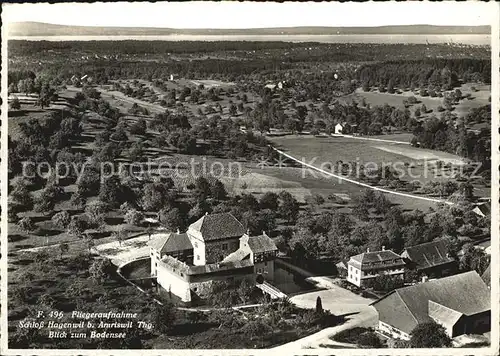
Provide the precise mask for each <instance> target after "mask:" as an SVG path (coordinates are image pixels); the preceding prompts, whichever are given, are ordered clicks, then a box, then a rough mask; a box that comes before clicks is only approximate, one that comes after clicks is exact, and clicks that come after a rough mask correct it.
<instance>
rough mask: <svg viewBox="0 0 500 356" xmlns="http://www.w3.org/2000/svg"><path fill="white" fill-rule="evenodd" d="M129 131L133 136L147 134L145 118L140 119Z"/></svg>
mask: <svg viewBox="0 0 500 356" xmlns="http://www.w3.org/2000/svg"><path fill="white" fill-rule="evenodd" d="M134 105H135V104H134ZM129 131H130V133H131V134H133V135H144V134H146V120H144V119H143V118H139V119H138V120H137V121H136V122H134V123H133V124H132V125H130V128H129Z"/></svg>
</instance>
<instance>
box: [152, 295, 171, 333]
mask: <svg viewBox="0 0 500 356" xmlns="http://www.w3.org/2000/svg"><path fill="white" fill-rule="evenodd" d="M152 316H153V323H154V325H155V328H156V330H158V332H160V333H168V332H169V331H170V330H171V329H172V327H173V325H174V323H175V320H176V319H177V313H176V310H175V307H174V305H173V304H172V303H170V302H168V303H164V304H163V305H158V304H155V305H154V307H153V313H152Z"/></svg>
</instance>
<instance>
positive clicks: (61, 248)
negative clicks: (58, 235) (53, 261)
mask: <svg viewBox="0 0 500 356" xmlns="http://www.w3.org/2000/svg"><path fill="white" fill-rule="evenodd" d="M59 251H61V258H62V256H63V255H64V254H65V253H67V252H68V251H69V245H68V244H67V243H66V242H61V243H60V244H59Z"/></svg>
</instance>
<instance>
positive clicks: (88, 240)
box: [85, 234, 95, 253]
mask: <svg viewBox="0 0 500 356" xmlns="http://www.w3.org/2000/svg"><path fill="white" fill-rule="evenodd" d="M85 245H86V246H87V248H88V249H89V253H90V251H92V248H93V247H94V246H95V241H94V239H93V238H92V237H91V236H90V235H88V234H87V235H86V236H85Z"/></svg>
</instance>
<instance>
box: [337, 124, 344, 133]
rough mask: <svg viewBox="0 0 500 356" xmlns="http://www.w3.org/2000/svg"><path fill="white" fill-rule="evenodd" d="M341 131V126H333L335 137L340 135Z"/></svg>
mask: <svg viewBox="0 0 500 356" xmlns="http://www.w3.org/2000/svg"><path fill="white" fill-rule="evenodd" d="M343 129H344V127H343V126H342V125H341V124H337V125H335V133H336V134H337V135H339V134H342V130H343Z"/></svg>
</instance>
